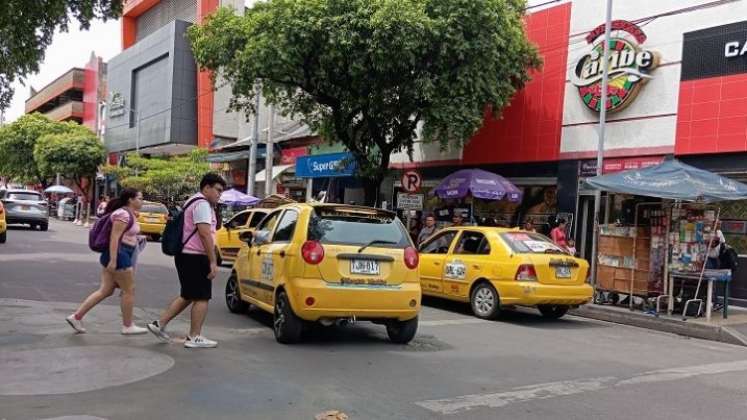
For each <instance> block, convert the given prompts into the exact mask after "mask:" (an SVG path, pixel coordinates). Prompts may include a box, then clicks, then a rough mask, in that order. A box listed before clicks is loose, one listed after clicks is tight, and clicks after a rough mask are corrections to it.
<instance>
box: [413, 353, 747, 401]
mask: <svg viewBox="0 0 747 420" xmlns="http://www.w3.org/2000/svg"><path fill="white" fill-rule="evenodd" d="M740 371H747V360H742V361H737V362H724V363H712V364H707V365H698V366H687V367H680V368H672V369H660V370H654V371H650V372H644V373H641V374H639V375H636V376H633V377H631V378H627V379H619V378H616V377H614V376H607V377H600V378H588V379H575V380H569V381H559V382H550V383H544V384H535V385H528V386H522V387H517V388H514V389H512V390H510V391H506V392H499V393H488V394H472V395H464V396H461V397H456V398H444V399H438V400H426V401H419V402H416V403H415V404H416V405H418V406H420V407H423V408H425V409H427V410H430V411H433V412H435V413H439V414H456V413H462V412H465V411H469V410H474V409H476V408H480V407H489V408H500V407H505V406H507V405H509V404H513V403H521V402H527V401H534V400H545V399H549V398H555V397H562V396H567V395H577V394H582V393H585V392H593V391H601V390H603V389H609V388H612V387H616V386H625V385H634V384H645V383H658V382H671V381H675V380H680V379H687V378H691V377H695V376H700V375H713V374H718V373H727V372H740Z"/></svg>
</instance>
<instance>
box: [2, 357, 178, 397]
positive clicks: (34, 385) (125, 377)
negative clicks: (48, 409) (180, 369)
mask: <svg viewBox="0 0 747 420" xmlns="http://www.w3.org/2000/svg"><path fill="white" fill-rule="evenodd" d="M172 366H174V359H172V358H171V357H169V356H166V355H163V354H160V353H156V352H153V351H149V350H143V349H138V348H131V347H115V346H90V347H60V348H51V349H36V350H22V351H4V352H2V353H0V378H3V380H2V381H0V395H51V394H73V393H77V392H86V391H94V390H98V389H102V388H108V387H112V386H119V385H125V384H129V383H133V382H137V381H141V380H143V379H146V378H149V377H151V376H155V375H158V374H160V373H163V372H165V371H167V370H169V369H170V368H171V367H172Z"/></svg>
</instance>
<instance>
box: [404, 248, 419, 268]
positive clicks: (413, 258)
mask: <svg viewBox="0 0 747 420" xmlns="http://www.w3.org/2000/svg"><path fill="white" fill-rule="evenodd" d="M419 262H420V256H419V255H418V251H417V250H416V249H415V248H413V247H411V246H408V247H407V248H405V265H406V266H407V268H409V269H410V270H414V269H416V268H418V263H419Z"/></svg>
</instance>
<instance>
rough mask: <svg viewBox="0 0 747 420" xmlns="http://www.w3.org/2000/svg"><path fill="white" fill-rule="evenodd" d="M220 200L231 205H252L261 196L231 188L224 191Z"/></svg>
mask: <svg viewBox="0 0 747 420" xmlns="http://www.w3.org/2000/svg"><path fill="white" fill-rule="evenodd" d="M220 202H221V203H222V204H226V205H229V206H251V205H253V204H257V203H258V202H259V198H257V197H252V196H251V195H248V194H244V193H242V192H241V191H238V190H235V189H230V190H227V191H223V194H221V196H220Z"/></svg>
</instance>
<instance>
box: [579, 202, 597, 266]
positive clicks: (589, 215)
mask: <svg viewBox="0 0 747 420" xmlns="http://www.w3.org/2000/svg"><path fill="white" fill-rule="evenodd" d="M576 215H577V216H578V223H576V232H575V237H576V249H578V252H579V256H580V257H581V258H583V259H585V260H589V259H590V258H591V242H592V240H593V236H594V196H593V195H579V197H578V211H577V212H576Z"/></svg>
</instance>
